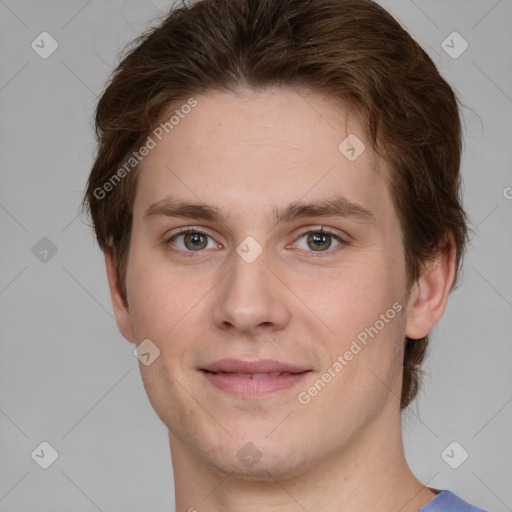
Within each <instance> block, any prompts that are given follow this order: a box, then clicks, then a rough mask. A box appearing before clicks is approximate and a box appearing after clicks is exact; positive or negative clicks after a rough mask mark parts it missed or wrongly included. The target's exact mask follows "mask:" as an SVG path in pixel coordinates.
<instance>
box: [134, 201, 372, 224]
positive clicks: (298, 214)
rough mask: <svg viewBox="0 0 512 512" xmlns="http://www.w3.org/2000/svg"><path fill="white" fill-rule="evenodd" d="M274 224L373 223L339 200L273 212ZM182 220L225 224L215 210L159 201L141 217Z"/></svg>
mask: <svg viewBox="0 0 512 512" xmlns="http://www.w3.org/2000/svg"><path fill="white" fill-rule="evenodd" d="M272 211H273V220H274V223H276V224H278V223H282V222H291V221H293V220H295V219H300V218H304V217H342V218H350V219H354V220H358V221H362V222H373V221H374V220H375V218H374V216H373V214H372V213H371V212H370V211H369V210H367V209H366V208H363V207H362V206H361V205H358V204H356V203H353V202H351V201H349V200H348V199H346V198H345V197H342V196H337V197H334V198H332V199H324V200H318V201H315V202H309V203H306V202H301V201H295V202H293V203H290V204H289V205H288V206H287V207H286V208H285V209H284V210H280V209H277V208H273V210H272ZM159 216H164V217H183V218H189V219H201V220H208V221H220V222H223V223H225V222H227V216H226V215H225V214H224V213H223V211H222V210H221V209H220V208H218V207H216V206H211V205H207V204H201V203H190V202H187V201H180V200H173V199H170V198H166V199H162V200H161V201H158V202H156V203H154V204H152V205H151V206H150V207H149V208H148V209H147V210H146V211H145V212H144V214H143V219H144V220H150V219H152V218H154V217H159Z"/></svg>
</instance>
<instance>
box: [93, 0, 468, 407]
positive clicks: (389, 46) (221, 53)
mask: <svg viewBox="0 0 512 512" xmlns="http://www.w3.org/2000/svg"><path fill="white" fill-rule="evenodd" d="M273 86H292V87H297V88H301V87H302V88H306V89H309V90H313V91H318V92H320V93H324V94H325V95H327V96H329V97H332V98H337V99H340V100H342V101H344V102H345V103H346V104H348V105H350V106H351V107H352V108H354V109H355V110H356V111H357V113H358V114H359V115H360V118H361V121H362V122H363V126H364V129H365V132H366V133H365V135H366V137H367V138H368V140H369V141H370V142H371V144H372V146H373V148H374V150H375V151H376V153H377V154H379V155H380V156H382V158H383V159H384V161H385V162H386V163H387V164H388V166H389V168H390V169H391V177H390V190H391V193H392V197H393V201H394V204H395V208H396V210H397V212H398V216H399V220H400V224H401V230H402V239H403V247H404V253H405V258H406V264H407V278H408V283H409V286H410V285H411V284H412V283H413V282H414V281H415V280H416V279H417V278H418V277H419V276H420V273H421V270H422V265H423V264H424V263H425V262H426V261H428V260H429V259H431V258H432V257H433V256H434V255H435V254H436V252H437V251H438V250H443V249H444V248H446V244H447V243H448V244H450V243H453V244H455V246H456V252H457V273H458V270H459V267H460V262H461V257H462V253H463V250H464V246H465V243H466V239H467V226H466V217H465V213H464V210H463V208H462V206H461V202H460V175H459V166H460V154H461V144H462V143H461V126H460V118H459V106H458V101H457V98H456V96H455V94H454V92H453V91H452V89H451V88H450V86H449V85H448V84H447V82H446V81H445V80H444V79H443V78H442V77H441V76H440V74H439V72H438V70H437V68H436V66H435V64H434V63H433V62H432V60H431V59H430V58H429V57H428V55H427V54H426V53H425V51H423V50H422V48H421V47H420V46H419V45H418V44H417V43H416V42H415V41H414V39H413V38H412V37H411V36H410V35H409V34H408V33H407V31H405V30H404V29H403V28H402V27H401V26H400V24H399V23H398V22H397V21H396V20H395V19H394V18H393V17H392V16H391V15H390V14H389V13H388V12H387V11H385V10H384V9H383V8H382V7H380V6H379V5H378V4H376V3H375V2H373V1H371V0H200V1H197V2H194V3H192V5H190V6H187V5H185V4H184V3H183V5H182V6H180V8H177V9H174V10H172V11H171V12H170V13H169V14H168V15H167V16H165V17H164V19H163V20H162V21H161V22H160V24H159V25H158V26H157V27H154V28H152V29H151V30H149V31H148V32H147V33H146V34H144V35H142V36H141V37H139V38H138V39H136V40H135V41H134V42H133V44H132V46H130V47H129V48H128V49H127V51H126V54H125V56H124V58H123V60H122V61H121V63H120V64H119V66H118V67H117V69H116V70H115V71H114V73H113V75H112V78H111V80H110V83H109V84H108V86H107V88H106V90H105V91H104V93H103V95H102V97H101V99H100V100H99V103H98V106H97V110H96V116H95V122H96V134H97V139H98V151H97V155H96V159H95V162H94V165H93V168H92V171H91V173H90V176H89V180H88V184H87V191H86V194H85V197H84V200H83V206H84V207H85V208H87V209H88V211H89V214H90V216H91V218H92V221H93V224H94V228H95V232H96V237H97V240H98V243H99V245H100V247H101V249H102V250H106V249H112V250H113V252H114V254H115V256H116V269H117V275H118V278H119V282H120V283H121V288H122V291H123V293H124V295H125V297H126V288H125V277H126V263H127V256H128V249H129V244H130V234H131V224H132V207H133V201H134V197H135V190H136V182H137V168H136V166H135V167H134V169H133V171H132V172H125V173H122V177H123V179H122V180H119V183H115V184H114V185H115V186H112V187H108V194H106V193H105V190H106V188H102V187H104V184H105V183H107V182H109V180H112V177H113V176H114V175H115V173H116V171H118V170H119V169H120V167H121V166H122V165H123V163H124V162H126V161H127V159H129V158H130V155H131V154H132V152H133V151H135V150H136V149H137V148H139V147H140V146H141V145H142V144H143V143H144V141H145V140H146V138H147V137H148V135H149V134H150V133H151V131H152V130H153V129H154V128H155V126H157V125H158V124H159V123H160V122H161V120H162V118H163V116H164V114H166V113H167V112H168V111H169V109H170V108H175V107H176V106H179V104H180V103H183V102H186V100H187V98H190V97H191V96H192V95H199V94H201V93H205V92H210V91H214V90H216V91H224V92H232V93H235V94H236V92H237V90H239V89H240V88H241V87H246V88H247V87H248V88H250V89H253V90H262V89H264V88H268V87H273ZM118 177H119V174H118ZM98 190H102V191H103V192H102V193H101V194H99V193H98ZM98 196H100V197H98ZM405 344H406V346H405V356H404V361H403V384H402V396H401V407H402V408H404V407H406V406H407V405H408V404H409V403H410V402H411V401H412V400H413V399H414V398H415V396H416V394H417V391H418V385H419V376H420V373H421V368H420V366H421V363H422V361H423V359H424V356H425V351H426V348H427V344H428V337H425V338H422V339H420V340H411V339H409V338H406V340H405Z"/></svg>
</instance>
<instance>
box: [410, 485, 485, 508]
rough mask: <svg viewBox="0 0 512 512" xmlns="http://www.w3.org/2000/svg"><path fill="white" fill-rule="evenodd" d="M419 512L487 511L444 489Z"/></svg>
mask: <svg viewBox="0 0 512 512" xmlns="http://www.w3.org/2000/svg"><path fill="white" fill-rule="evenodd" d="M418 512H486V511H485V510H483V509H481V508H478V507H475V506H474V505H471V504H469V503H468V502H467V501H464V500H463V499H462V498H459V496H457V495H456V494H454V493H453V492H451V491H447V490H442V491H440V492H439V494H438V495H437V496H436V497H435V498H433V499H432V500H431V501H429V502H428V503H427V504H426V505H424V506H423V507H421V508H420V509H419V510H418Z"/></svg>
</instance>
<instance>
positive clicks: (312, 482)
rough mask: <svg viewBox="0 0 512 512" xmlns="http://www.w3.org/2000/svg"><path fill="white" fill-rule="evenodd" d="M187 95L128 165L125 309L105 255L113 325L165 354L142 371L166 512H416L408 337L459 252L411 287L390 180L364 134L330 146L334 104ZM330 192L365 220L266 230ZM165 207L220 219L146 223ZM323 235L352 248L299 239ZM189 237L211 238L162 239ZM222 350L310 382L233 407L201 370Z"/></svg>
mask: <svg viewBox="0 0 512 512" xmlns="http://www.w3.org/2000/svg"><path fill="white" fill-rule="evenodd" d="M196 99H197V102H198V105H197V107H196V108H195V109H193V110H192V111H191V112H190V113H189V114H188V115H187V116H186V117H185V118H184V119H182V120H180V123H179V124H178V125H177V126H175V127H174V129H173V130H172V131H171V132H169V133H168V134H166V135H165V136H164V137H163V139H162V141H161V142H159V143H158V145H157V146H156V147H155V148H154V149H152V150H151V151H150V153H149V154H148V155H147V156H146V157H145V158H144V160H143V161H142V164H141V167H140V169H139V170H140V175H139V180H138V185H137V194H136V198H135V203H134V209H133V228H132V229H133V231H132V238H131V245H130V250H129V258H128V265H127V274H126V288H127V301H128V304H129V306H126V305H125V303H124V300H123V297H122V295H121V292H120V286H119V282H118V281H117V279H116V275H115V271H114V268H115V267H114V263H115V262H114V259H113V255H112V252H111V251H106V253H105V258H106V266H107V274H108V279H109V285H110V290H111V294H112V301H113V305H114V310H115V314H116V319H117V323H118V327H119V329H120V331H121V333H122V334H123V336H124V337H125V338H126V339H127V340H129V341H131V342H134V343H137V344H138V343H140V342H141V341H142V340H144V339H150V340H151V341H152V342H153V343H154V344H155V345H156V346H157V347H158V349H159V350H160V356H159V357H157V358H156V359H155V360H154V362H152V363H151V364H150V365H148V366H145V365H143V364H142V363H141V364H140V371H141V374H142V378H143V382H144V386H145V388H146V391H147V394H148V397H149V399H150V401H151V404H152V406H153V407H154V409H155V411H156V412H157V413H158V415H159V416H160V418H161V419H162V421H163V422H164V423H165V425H166V426H167V427H168V428H169V441H170V448H171V456H172V462H173V469H174V478H175V492H176V506H177V508H176V510H179V511H186V510H190V509H191V508H193V509H197V510H198V511H199V512H203V511H205V512H210V511H212V512H213V511H215V512H216V511H224V512H230V511H233V512H235V511H237V512H238V511H240V510H242V509H243V510H244V511H246V512H251V511H256V510H257V511H261V510H265V511H296V510H304V509H306V510H315V511H317V512H322V511H333V510H343V511H347V512H352V511H353V512H355V511H363V510H370V509H372V510H381V511H383V512H385V511H394V512H396V511H397V510H400V511H401V512H408V511H411V512H412V511H415V510H417V509H418V508H420V507H421V506H423V505H424V504H426V503H427V502H428V501H430V500H431V499H432V498H433V497H434V496H435V494H434V492H433V490H432V489H429V488H428V487H425V486H423V485H422V484H421V483H420V482H419V481H418V480H417V479H416V478H415V477H414V475H413V474H412V472H411V471H410V469H409V467H408V465H407V463H406V461H405V458H404V452H403V447H402V434H401V428H400V400H399V397H400V389H401V379H402V366H401V361H402V359H403V346H404V336H405V335H407V336H409V337H411V338H415V339H417V338H420V337H422V336H424V335H426V334H427V333H428V332H429V331H430V330H431V329H432V327H433V326H434V325H435V324H436V323H437V322H438V320H439V319H440V318H441V316H442V314H443V312H444V309H445V306H446V301H447V296H448V292H449V290H450V287H451V284H452V282H453V277H454V257H455V254H454V252H453V250H450V249H448V250H446V251H444V252H442V253H439V254H438V255H437V258H436V259H435V261H433V262H430V263H428V265H426V267H425V270H424V273H423V274H422V276H421V277H420V279H418V281H417V282H416V283H415V284H414V285H413V286H412V288H411V289H410V290H408V288H407V286H406V278H405V277H406V267H405V259H404V252H403V246H402V242H401V231H400V225H399V221H398V217H397V214H396V211H395V208H394V205H393V202H392V200H391V195H390V192H389V188H388V176H389V170H388V169H387V168H386V165H385V162H383V161H381V160H379V159H378V158H377V157H376V156H375V154H374V153H373V151H372V150H371V147H370V144H369V143H368V142H365V144H366V150H365V151H364V152H363V153H362V154H361V155H360V156H359V157H358V158H357V159H356V160H355V161H353V162H351V161H349V160H348V159H347V158H346V157H345V156H344V155H343V154H342V153H341V152H340V150H339V149H338V146H339V144H340V142H342V141H343V140H344V139H345V138H346V137H347V135H348V134H349V133H353V134H356V135H357V137H358V138H359V139H360V140H362V141H365V138H364V132H363V129H362V127H361V124H360V122H359V120H358V118H357V116H355V115H353V114H351V113H350V111H349V110H348V109H347V108H344V107H343V106H342V105H339V104H338V105H333V103H332V102H330V101H329V100H328V98H325V97H323V96H320V95H319V94H315V93H312V92H310V93H308V94H306V92H304V91H303V92H302V93H301V94H298V93H297V92H296V91H294V90H291V89H286V88H275V89H270V90H267V91H264V92H249V91H241V92H240V93H238V94H236V95H235V94H234V93H230V94H227V93H211V94H209V95H201V96H197V97H196ZM337 195H343V196H344V197H345V198H346V199H348V200H349V201H350V202H352V203H356V204H358V205H360V206H362V207H363V208H365V209H366V210H368V211H369V212H371V214H372V217H371V218H352V217H348V218H347V217H334V216H322V217H305V218H298V219H295V220H291V221H287V222H280V223H277V224H276V223H275V221H274V220H273V217H272V216H273V212H274V210H275V209H284V208H285V207H287V206H288V205H289V204H290V203H293V202H294V201H307V202H316V201H320V200H324V199H329V198H332V197H333V196H337ZM169 197H172V198H173V199H180V200H183V201H190V202H194V203H201V204H209V205H212V206H216V207H218V208H220V209H221V211H222V212H223V214H224V215H225V219H224V220H223V221H217V220H215V221H210V220H205V219H197V218H178V217H169V216H165V215H155V216H152V217H150V218H147V219H145V218H144V212H145V211H146V210H147V209H148V208H149V207H150V206H151V205H153V204H154V203H157V202H158V201H161V200H164V199H166V198H169ZM322 226H323V227H324V229H325V230H326V231H329V232H330V233H332V234H333V235H335V236H339V237H341V239H343V240H345V242H346V243H345V242H342V243H340V242H338V241H337V240H336V238H332V239H330V238H329V237H327V242H326V244H325V246H326V248H324V249H323V250H321V251H318V250H314V249H315V245H314V244H313V243H311V242H309V243H308V234H315V233H317V232H318V230H319V228H320V227H322ZM185 227H192V228H194V229H196V230H197V231H199V233H204V234H206V235H208V237H211V238H206V240H208V245H207V246H206V244H205V248H203V249H201V250H200V251H198V250H194V246H193V244H192V243H190V240H189V241H188V244H187V245H185V242H186V240H185V237H184V236H183V235H182V236H179V237H177V238H174V239H172V236H173V235H175V234H176V232H177V230H178V229H179V228H185ZM248 236H251V237H253V238H254V239H255V240H256V241H257V243H258V244H259V245H260V246H261V248H262V250H263V252H262V253H261V254H260V255H259V256H258V257H257V258H256V260H255V261H253V262H252V263H247V262H246V261H245V260H244V259H243V258H242V257H240V256H239V254H237V252H236V248H237V246H238V245H239V244H240V243H241V242H242V241H243V240H244V239H245V238H246V237H248ZM169 239H172V240H171V241H169ZM329 242H330V243H331V245H329ZM322 247H324V246H322ZM173 248H174V251H173V250H172V249H173ZM187 251H188V252H187ZM187 255H189V256H190V257H187ZM408 292H409V293H408ZM394 303H399V304H400V305H402V306H403V308H402V310H401V311H400V312H399V313H397V314H396V316H394V318H393V319H392V320H390V321H389V322H388V323H386V324H385V327H384V328H382V329H381V330H380V331H379V332H378V335H376V336H375V337H374V338H373V339H370V341H369V342H368V344H367V345H366V346H365V347H364V349H362V350H361V351H360V352H359V353H358V354H357V355H355V356H354V357H353V359H352V360H350V361H349V362H348V363H347V365H346V366H344V368H343V370H342V371H340V372H338V373H336V376H335V377H334V378H332V380H331V381H330V382H329V383H328V384H327V385H326V386H325V388H323V389H322V390H321V391H320V392H319V393H318V394H317V395H316V396H314V397H313V398H311V401H310V402H309V403H307V404H302V403H300V402H299V401H298V399H297V395H298V393H299V392H301V391H304V390H306V391H307V390H308V388H310V387H311V386H312V385H313V384H314V383H315V381H317V380H318V379H319V378H320V377H321V376H322V374H323V373H324V372H325V371H326V370H327V369H328V368H329V367H332V364H333V362H334V361H336V360H337V358H338V356H340V355H343V354H344V353H345V352H346V351H347V350H348V349H349V348H350V345H351V343H352V341H353V340H355V339H356V337H357V335H358V334H359V333H361V332H362V331H364V329H365V328H368V327H370V326H373V325H375V323H376V321H377V320H378V319H379V318H380V315H381V314H383V313H385V312H386V311H387V310H388V309H389V308H391V307H392V305H393V304H394ZM228 357H229V358H237V359H244V360H248V361H254V360H257V359H274V360H278V361H284V362H289V363H294V364H297V365H301V366H306V367H307V368H308V369H310V370H311V372H310V373H308V374H307V376H306V377H304V379H303V380H302V381H301V382H300V383H299V384H298V385H297V386H295V387H293V388H291V389H285V390H281V391H278V392H274V393H272V394H270V395H267V396H257V397H250V396H249V397H247V396H245V397H239V396H234V395H232V394H230V393H226V392H224V391H221V390H219V389H217V388H216V387H214V386H212V385H211V384H210V382H208V380H207V379H205V377H204V374H203V373H202V372H200V371H199V368H201V367H204V366H205V365H206V364H208V363H211V362H213V361H215V360H217V359H221V358H228ZM247 443H252V444H253V445H254V446H255V447H256V448H257V450H258V452H259V454H260V455H261V458H260V459H259V460H258V461H257V462H256V463H254V464H253V465H249V464H248V463H247V462H246V461H244V460H242V459H241V458H240V457H239V456H238V455H237V454H238V452H239V450H240V449H242V448H243V447H244V446H245V445H247ZM362 491H364V492H362Z"/></svg>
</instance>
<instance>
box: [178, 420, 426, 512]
mask: <svg viewBox="0 0 512 512" xmlns="http://www.w3.org/2000/svg"><path fill="white" fill-rule="evenodd" d="M395 416H396V415H395ZM376 440H377V442H376ZM169 441H170V446H171V456H172V462H173V470H174V483H175V495H176V511H177V512H181V511H189V512H194V511H197V512H239V511H240V510H244V512H261V510H265V511H269V512H274V511H275V512H278V511H279V512H291V511H297V510H315V512H327V511H329V512H333V511H336V512H337V511H340V512H341V511H343V512H361V511H363V510H379V511H380V512H388V511H389V512H397V511H399V512H416V511H417V510H418V509H419V508H421V507H422V506H423V505H425V504H426V503H428V502H429V501H430V500H431V499H432V498H434V496H435V493H434V492H433V491H432V490H431V489H429V488H428V487H426V486H424V485H423V484H422V483H421V482H419V481H418V480H417V479H416V478H415V476H414V475H413V474H412V472H411V470H410V469H409V467H408V465H407V462H406V460H405V456H404V452H403V444H402V435H401V428H400V415H399V414H398V416H397V417H396V418H394V421H390V418H389V417H388V418H386V417H382V418H380V419H376V420H375V422H374V424H373V425H372V426H371V427H370V428H368V429H366V431H365V432H362V433H361V435H359V436H358V439H355V440H353V442H351V443H350V446H344V447H343V448H342V449H340V450H339V451H333V452H332V453H331V454H330V455H329V457H328V458H323V459H322V460H321V461H320V462H319V463H316V464H309V465H308V464H307V463H305V464H304V466H303V467H304V468H307V469H304V470H302V472H300V473H297V474H295V475H293V476H291V477H287V478H278V477H274V476H273V475H271V474H270V473H269V477H268V479H265V480H249V479H247V478H245V479H243V478H240V477H239V476H237V475H236V474H234V473H231V474H225V473H222V472H219V471H218V470H217V469H216V468H213V467H211V466H209V465H206V464H205V462H204V461H203V460H201V459H199V458H198V457H197V456H196V455H195V454H193V453H192V452H191V451H190V450H189V449H188V448H187V447H186V446H185V445H184V444H183V443H182V442H181V441H180V440H179V439H178V438H176V437H175V436H173V434H172V433H169Z"/></svg>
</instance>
